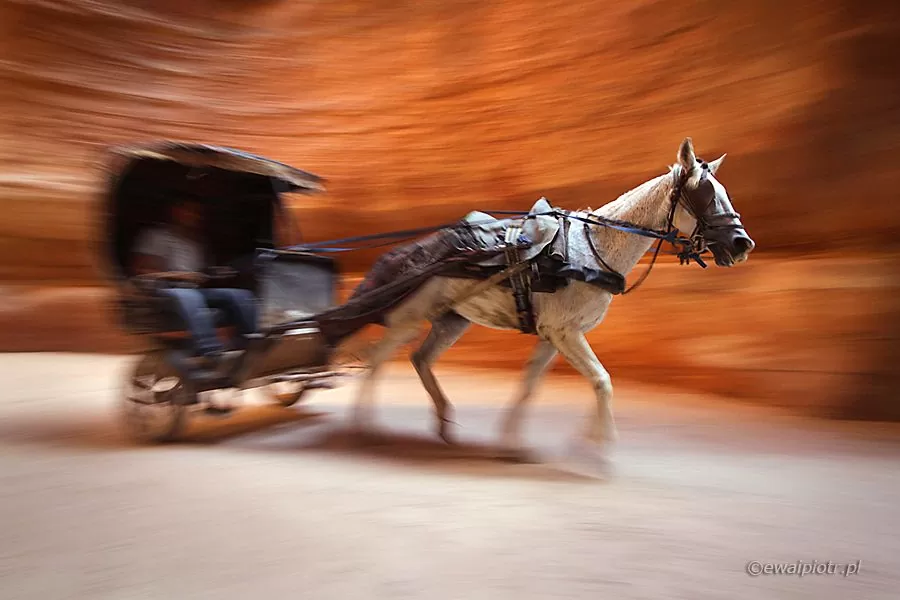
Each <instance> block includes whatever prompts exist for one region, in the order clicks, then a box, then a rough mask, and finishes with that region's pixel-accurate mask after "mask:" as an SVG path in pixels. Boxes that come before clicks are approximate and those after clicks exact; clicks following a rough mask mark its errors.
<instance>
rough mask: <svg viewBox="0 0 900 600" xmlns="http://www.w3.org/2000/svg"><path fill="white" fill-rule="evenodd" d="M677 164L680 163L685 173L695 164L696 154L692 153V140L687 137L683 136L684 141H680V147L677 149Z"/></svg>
mask: <svg viewBox="0 0 900 600" xmlns="http://www.w3.org/2000/svg"><path fill="white" fill-rule="evenodd" d="M678 164H679V165H681V168H682V169H684V172H685V173H690V172H691V170H692V169H693V168H694V165H696V164H697V155H696V154H694V142H693V141H692V140H691V138H689V137H686V138H684V141H683V142H681V147H680V148H679V149H678Z"/></svg>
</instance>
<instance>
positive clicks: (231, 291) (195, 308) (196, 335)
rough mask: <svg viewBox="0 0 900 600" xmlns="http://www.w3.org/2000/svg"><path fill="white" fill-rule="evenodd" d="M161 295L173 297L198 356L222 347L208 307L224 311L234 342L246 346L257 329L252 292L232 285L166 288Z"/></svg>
mask: <svg viewBox="0 0 900 600" xmlns="http://www.w3.org/2000/svg"><path fill="white" fill-rule="evenodd" d="M160 294H162V295H163V296H166V297H168V298H170V299H171V300H172V305H173V308H174V309H175V312H176V313H177V314H178V316H179V317H180V318H181V320H182V322H183V323H184V326H185V329H187V330H188V331H189V332H190V333H191V336H192V338H193V345H194V352H195V353H196V354H197V355H203V356H211V355H215V354H218V353H220V352H222V350H224V348H223V346H222V342H221V340H219V337H218V335H216V326H215V322H214V321H213V319H212V316H211V315H210V313H209V311H208V310H207V308H217V309H219V310H222V311H224V312H225V314H226V315H227V318H228V323H230V324H233V325H234V326H235V329H236V330H237V331H236V333H237V335H235V339H234V345H235V347H236V348H238V349H245V348H246V346H247V338H246V337H244V336H246V335H247V334H248V333H254V332H255V331H256V327H257V324H256V299H255V298H254V296H253V293H252V292H249V291H248V290H242V289H235V288H209V289H206V288H199V289H194V288H168V289H164V290H160Z"/></svg>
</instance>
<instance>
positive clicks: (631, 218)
mask: <svg viewBox="0 0 900 600" xmlns="http://www.w3.org/2000/svg"><path fill="white" fill-rule="evenodd" d="M677 156H678V161H677V163H676V164H675V165H673V166H672V167H671V168H670V170H669V173H668V174H666V175H661V176H659V177H656V178H654V179H652V180H650V181H648V182H646V183H644V184H642V185H640V186H638V187H636V188H635V189H633V190H631V191H629V192H626V193H625V194H623V195H622V196H620V197H619V198H618V199H617V200H615V201H613V202H610V203H609V204H607V205H605V206H603V207H601V208H600V209H598V210H596V211H594V212H593V213H583V214H584V216H590V215H591V214H593V215H598V216H601V217H606V218H612V219H619V220H622V221H628V222H630V223H633V224H636V225H639V226H642V227H645V228H652V229H656V230H663V229H665V228H666V227H669V228H672V227H674V228H677V229H678V230H679V231H681V232H685V233H691V232H695V233H697V234H699V235H700V236H702V240H703V241H704V242H705V243H706V244H708V247H709V248H710V250H711V251H712V253H713V256H714V258H715V261H716V264H718V265H719V266H725V267H730V266H733V265H734V264H736V263H740V262H743V261H744V260H746V259H747V256H748V255H749V254H750V252H751V251H752V250H753V248H754V246H755V244H754V242H753V240H751V239H750V237H749V235H748V234H747V232H746V231H745V230H744V227H743V224H742V223H741V221H740V216H739V215H738V214H737V213H736V212H735V211H734V208H733V207H732V205H731V201H730V200H729V198H728V193H727V192H726V190H725V187H724V186H723V185H722V184H721V183H719V181H718V180H716V178H715V173H716V172H717V171H718V169H719V167H721V165H722V162H723V161H724V159H725V156H724V155H723V156H722V157H721V158H719V159H718V160H715V161H713V162H710V163H703V162H702V161H698V159H697V158H696V156H695V154H694V148H693V144H692V142H691V139H690V138H686V139H685V140H684V141H683V142H682V143H681V147H680V148H679V150H678V155H677ZM591 235H592V240H593V244H594V247H595V248H596V249H597V251H598V252H599V254H600V255H602V257H603V259H604V260H605V262H606V264H607V265H609V267H611V268H613V269H615V270H616V271H618V272H619V273H620V274H622V275H625V274H627V273H628V272H629V271H631V270H632V268H633V267H634V266H635V265H636V264H637V262H638V260H639V259H640V258H641V256H643V255H644V254H645V253H646V252H647V251H648V250H649V249H650V247H651V246H652V244H653V240H652V239H649V238H647V237H641V236H638V235H635V234H632V233H627V232H623V231H619V230H615V229H610V228H606V227H603V226H597V225H594V226H592V230H591ZM472 285H473V282H472V281H471V280H466V279H453V278H447V277H441V276H436V277H434V278H432V279H430V280H429V281H427V282H426V283H425V284H424V285H422V286H421V287H420V288H419V289H418V290H417V291H416V292H415V293H413V294H412V295H411V296H410V297H409V298H408V299H406V300H405V301H403V302H402V303H401V304H399V305H398V306H397V307H396V308H394V309H393V310H392V311H391V312H389V313H388V314H387V315H386V317H385V326H386V332H385V334H384V336H383V337H382V338H381V340H380V341H379V342H378V343H377V344H375V346H374V347H373V349H372V351H371V353H370V354H369V356H368V362H369V365H368V366H369V370H368V372H367V373H366V375H365V376H364V379H363V381H362V384H361V386H360V389H359V393H358V396H357V399H356V404H355V406H354V409H353V421H354V424H355V426H356V427H357V428H358V429H359V430H366V429H368V428H369V426H370V425H371V423H372V415H371V414H370V413H371V409H372V408H371V407H372V396H373V392H374V385H375V382H376V378H377V376H378V374H379V372H380V370H381V367H382V366H383V364H384V362H385V361H387V360H388V359H389V358H390V357H391V356H392V355H393V354H394V353H395V351H396V350H397V349H398V348H399V347H400V346H402V345H404V344H406V343H408V342H410V341H412V340H413V339H414V338H415V337H416V335H417V334H418V332H419V330H420V328H421V325H422V323H423V321H425V320H428V319H429V316H430V315H431V314H433V310H434V309H435V308H436V307H439V306H441V305H442V304H444V303H448V302H451V301H452V299H453V298H456V297H460V295H464V294H465V292H466V290H467V289H470V288H471V286H472ZM611 300H612V294H611V293H609V292H607V291H605V290H603V289H600V288H598V287H595V286H592V285H589V284H586V283H582V282H578V281H572V282H571V283H570V284H569V285H568V286H566V287H564V288H562V289H560V290H558V291H556V292H553V293H536V294H534V298H533V306H534V313H535V317H536V329H537V336H538V343H537V345H536V348H535V350H534V353H533V354H532V356H531V358H530V360H529V361H528V364H527V367H526V369H525V373H524V380H523V382H522V385H521V389H520V390H519V391H518V393H517V395H516V396H515V399H514V402H513V403H512V405H511V406H510V408H509V409H508V411H507V413H506V415H505V418H504V420H503V424H502V443H503V445H504V447H505V448H507V449H508V450H509V451H510V452H514V453H517V454H518V453H519V452H522V451H524V448H523V447H522V444H521V438H520V433H521V425H522V420H523V416H524V409H525V407H526V405H527V403H528V401H529V399H530V398H531V397H532V395H533V393H534V391H535V388H536V386H537V384H538V382H539V380H540V379H541V377H542V375H543V374H544V372H545V371H546V369H547V367H548V366H549V365H550V363H551V362H552V361H553V359H554V358H555V357H556V355H557V353H559V354H561V355H562V356H564V357H565V358H566V360H567V361H568V362H569V363H570V364H571V365H572V366H573V367H574V368H575V369H576V370H577V371H578V372H579V373H580V374H581V375H583V376H584V377H585V378H586V379H587V380H588V381H589V382H590V384H591V386H592V388H593V391H594V395H595V397H596V408H595V410H594V411H591V414H590V415H589V418H588V423H587V427H586V430H585V432H584V438H583V442H584V443H587V444H589V446H588V448H589V449H590V450H591V451H592V452H596V451H598V450H600V449H601V448H602V447H603V445H604V444H605V443H607V442H611V441H613V440H615V439H616V437H617V431H616V426H615V423H614V420H613V414H612V408H611V403H612V395H613V388H612V383H611V381H610V376H609V373H607V371H606V369H604V368H603V365H602V364H601V363H600V361H599V360H598V359H597V357H596V355H595V354H594V352H593V350H592V349H591V347H590V345H589V344H588V342H587V340H586V339H585V333H587V332H588V331H590V330H591V329H593V328H594V327H596V326H597V325H598V324H599V323H600V322H601V321H602V320H603V317H605V316H606V311H607V310H608V308H609V303H610V301H611ZM472 323H477V324H478V325H482V326H484V327H491V328H493V329H509V330H517V329H518V327H519V321H518V317H517V313H516V306H515V302H514V300H513V296H512V294H511V293H510V290H509V288H503V287H500V286H493V287H489V288H487V289H486V290H485V291H483V292H481V293H479V294H477V295H475V296H472V297H470V298H468V299H465V300H463V301H462V302H461V303H459V304H457V305H455V306H454V307H453V310H452V312H448V313H445V314H444V315H442V316H439V317H436V318H434V320H432V321H431V332H430V334H429V335H428V337H427V338H426V339H425V341H424V342H423V343H422V345H421V346H420V347H419V348H418V349H417V350H415V351H414V352H413V353H412V355H411V360H412V363H413V365H414V366H415V369H416V372H417V373H418V374H419V377H420V378H421V380H422V383H423V385H424V386H425V389H426V390H427V392H428V394H429V395H430V396H431V399H432V401H433V402H434V407H435V412H436V417H437V425H438V432H439V434H440V435H441V437H442V438H443V439H445V440H446V441H448V442H450V441H451V436H450V432H449V430H448V427H449V425H448V424H449V423H450V422H451V421H450V408H451V405H450V402H449V401H448V400H447V397H446V396H445V395H444V393H443V391H442V390H441V388H440V386H439V385H438V382H437V380H436V379H435V377H434V373H433V372H432V369H431V367H432V364H433V363H434V362H435V361H436V360H437V359H438V357H440V356H441V354H443V353H444V352H445V351H446V350H447V349H448V348H450V347H451V346H452V345H453V344H454V343H456V341H457V340H458V339H459V338H460V337H461V336H462V335H463V333H464V332H465V331H466V329H467V328H468V327H469V325H470V324H472Z"/></svg>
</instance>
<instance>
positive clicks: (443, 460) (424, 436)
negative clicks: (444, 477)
mask: <svg viewBox="0 0 900 600" xmlns="http://www.w3.org/2000/svg"><path fill="white" fill-rule="evenodd" d="M118 416H119V415H117V414H115V411H113V412H112V413H108V414H105V415H99V414H96V413H93V412H92V413H90V414H86V415H85V414H82V415H73V414H71V413H70V414H68V415H66V416H65V418H64V417H62V416H61V415H54V414H40V413H37V414H31V415H27V416H26V415H21V416H19V417H17V418H14V419H8V420H6V421H5V422H4V423H3V425H2V426H0V437H2V438H4V440H5V441H10V442H13V443H14V444H24V445H33V444H37V445H40V446H56V447H60V446H62V447H67V448H72V449H81V450H94V451H97V450H99V451H110V452H116V451H122V450H128V449H131V450H139V451H146V452H152V451H154V449H157V450H158V449H159V448H160V447H161V446H156V445H149V446H147V445H140V444H138V443H136V442H133V441H131V440H129V439H128V437H127V436H126V435H125V433H124V431H123V430H122V428H121V426H120V425H119V424H118V423H117V417H118ZM225 443H227V444H229V445H233V446H235V447H237V448H240V449H241V450H245V451H248V450H249V451H254V452H294V453H298V454H318V455H322V456H331V457H334V456H338V457H344V458H347V459H351V460H355V459H363V460H368V461H372V462H373V463H375V464H382V465H393V466H400V467H403V468H408V469H411V470H417V471H429V472H442V473H445V474H458V475H464V476H481V477H492V478H496V477H501V478H517V479H522V478H524V479H532V480H543V481H572V480H583V479H585V478H588V479H596V476H593V475H584V474H581V473H577V472H573V471H571V470H568V469H566V468H563V467H562V466H561V465H554V464H553V462H552V461H550V460H547V459H548V456H547V452H543V453H540V454H539V453H531V454H529V455H528V456H527V457H526V460H522V459H523V457H522V456H513V455H510V453H509V452H507V451H506V450H504V449H503V448H501V447H499V446H497V445H495V444H492V443H489V442H486V441H477V440H458V441H456V443H453V444H447V443H446V442H444V441H443V440H441V439H440V438H438V437H437V436H436V434H435V433H434V432H431V431H423V432H421V433H420V432H417V431H409V430H391V429H387V428H385V427H384V426H382V428H380V429H379V430H377V431H376V432H373V433H369V434H365V435H363V434H360V433H358V432H356V431H354V430H352V429H350V428H349V427H348V426H347V422H346V420H345V417H344V415H341V414H336V413H335V412H332V411H330V410H323V409H315V408H313V407H310V406H300V407H294V408H290V409H286V408H282V407H277V406H265V405H250V406H243V407H241V408H240V409H238V410H236V411H235V412H234V413H232V414H230V415H228V416H227V417H213V416H206V415H203V414H202V413H201V414H194V415H191V417H190V418H189V419H188V425H187V428H186V429H185V431H184V433H183V435H182V436H181V437H180V439H179V440H177V442H175V443H174V445H176V446H178V445H180V446H188V447H197V446H206V445H217V444H225ZM172 445H173V444H167V445H163V446H162V447H165V446H169V447H171V446H172Z"/></svg>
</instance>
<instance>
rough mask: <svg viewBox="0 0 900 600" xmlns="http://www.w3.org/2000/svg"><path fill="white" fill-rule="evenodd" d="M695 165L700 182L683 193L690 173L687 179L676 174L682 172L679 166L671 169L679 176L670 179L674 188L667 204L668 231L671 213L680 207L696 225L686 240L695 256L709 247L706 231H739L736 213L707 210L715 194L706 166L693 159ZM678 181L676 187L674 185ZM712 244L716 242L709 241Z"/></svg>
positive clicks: (699, 160)
mask: <svg viewBox="0 0 900 600" xmlns="http://www.w3.org/2000/svg"><path fill="white" fill-rule="evenodd" d="M697 163H698V164H699V168H700V169H701V171H700V179H699V180H698V181H697V186H696V187H694V188H693V189H691V190H685V188H684V184H685V183H686V182H687V180H688V179H689V177H690V173H687V176H685V175H682V174H681V173H680V172H682V171H683V169H682V168H681V166H680V165H678V166H676V167H675V169H676V170H678V171H679V173H678V174H675V175H674V176H675V177H676V185H675V186H674V188H673V190H672V192H673V194H672V196H671V200H670V201H671V208H670V209H669V217H668V231H672V230H674V219H675V210H676V209H677V208H678V205H679V204H680V205H681V207H682V208H684V210H685V211H687V213H688V214H689V215H691V216H692V217H693V218H694V221H695V222H696V226H695V227H694V231H692V232H691V235H690V236H689V239H690V241H691V247H692V250H693V251H694V252H696V253H698V254H699V253H701V252H704V251H706V250H707V245H708V244H709V243H710V240H709V239H708V238H707V236H706V233H707V232H708V231H715V230H721V229H741V228H742V227H743V226H742V225H741V222H740V219H741V215H740V213H737V212H734V211H733V210H732V211H723V212H718V213H711V210H710V209H711V208H712V205H713V202H715V201H716V190H715V187H713V184H712V181H710V180H709V164H708V163H707V162H706V161H704V160H703V159H700V158H698V159H697ZM679 179H680V185H679V184H678V182H679ZM712 243H716V242H715V241H714V240H713V241H712Z"/></svg>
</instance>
